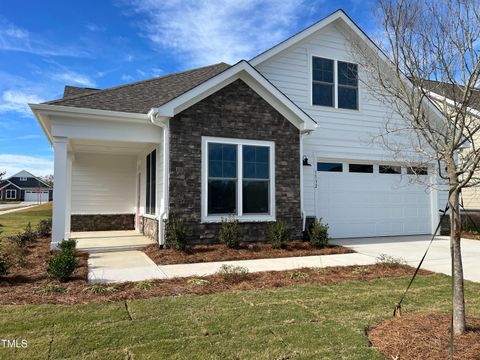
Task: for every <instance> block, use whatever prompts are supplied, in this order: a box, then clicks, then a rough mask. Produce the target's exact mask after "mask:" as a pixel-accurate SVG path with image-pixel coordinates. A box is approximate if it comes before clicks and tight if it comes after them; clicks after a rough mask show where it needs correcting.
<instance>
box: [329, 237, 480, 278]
mask: <svg viewBox="0 0 480 360" xmlns="http://www.w3.org/2000/svg"><path fill="white" fill-rule="evenodd" d="M430 238H431V236H430V235H415V236H391V237H376V238H356V239H335V240H332V241H331V243H332V244H338V245H343V246H346V247H349V248H352V249H353V250H355V251H356V252H358V253H360V254H364V255H367V256H370V257H372V258H376V257H378V256H379V255H380V254H387V255H390V256H394V257H401V258H403V259H404V260H406V261H407V263H408V264H409V265H411V266H413V267H417V265H418V263H419V261H420V259H421V258H422V256H423V254H424V252H425V250H426V249H427V247H428V242H429V241H430ZM462 258H463V269H464V277H465V279H466V280H471V281H475V282H480V266H479V262H480V240H468V239H462ZM422 268H423V269H427V270H430V271H434V272H439V273H443V274H447V275H450V273H451V262H450V240H449V238H448V237H447V236H437V237H436V238H435V240H434V241H433V244H432V246H431V248H430V251H429V252H428V255H427V257H426V259H425V261H424V263H423V266H422Z"/></svg>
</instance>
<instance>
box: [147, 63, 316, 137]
mask: <svg viewBox="0 0 480 360" xmlns="http://www.w3.org/2000/svg"><path fill="white" fill-rule="evenodd" d="M237 79H242V80H244V81H245V82H246V83H247V84H248V85H249V86H250V87H251V88H252V89H253V90H254V91H255V92H257V93H258V94H259V95H260V96H262V98H263V99H264V100H266V101H267V102H268V103H270V104H271V105H272V106H274V107H275V109H277V110H278V111H279V112H280V113H282V115H284V116H285V117H286V118H287V119H288V120H289V121H290V122H292V124H294V125H295V126H296V127H297V128H299V129H300V130H308V129H311V130H313V129H315V128H316V126H317V123H316V122H315V121H314V120H313V119H312V118H311V117H310V116H308V115H307V114H306V113H305V112H304V111H303V110H302V109H300V108H299V107H298V106H297V105H296V104H295V103H294V102H292V100H290V99H289V98H288V97H287V96H285V94H283V93H282V92H281V91H280V90H278V89H277V88H276V87H275V86H274V85H272V84H271V83H270V82H269V81H268V80H267V79H266V78H265V77H263V76H262V75H261V74H260V73H259V72H258V71H257V70H256V69H255V68H254V67H253V66H251V65H250V64H249V63H248V62H247V61H245V60H241V61H240V62H238V63H237V64H235V65H234V66H232V67H230V68H228V69H227V70H225V71H223V72H221V73H220V74H218V75H216V76H214V77H213V78H211V79H209V80H207V81H205V82H203V83H201V84H200V85H198V86H196V87H194V88H193V89H191V90H189V91H187V92H186V93H184V94H182V95H180V96H179V97H177V98H175V99H173V100H171V101H169V102H167V103H166V104H164V105H162V106H160V107H158V108H153V109H152V110H151V111H150V112H149V114H150V116H152V115H154V116H156V117H162V118H171V117H173V116H175V115H176V114H178V113H179V112H181V111H183V110H185V109H187V108H189V107H190V106H192V105H193V104H195V103H197V102H199V101H201V100H202V99H204V98H206V97H207V96H209V95H211V94H213V93H215V92H216V91H218V90H220V89H222V88H223V87H225V86H226V85H228V84H230V83H232V82H233V81H235V80H237Z"/></svg>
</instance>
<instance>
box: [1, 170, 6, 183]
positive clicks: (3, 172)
mask: <svg viewBox="0 0 480 360" xmlns="http://www.w3.org/2000/svg"><path fill="white" fill-rule="evenodd" d="M6 173H7V172H6V171H2V170H0V181H1V180H2V179H3V177H4V176H5V174H6Z"/></svg>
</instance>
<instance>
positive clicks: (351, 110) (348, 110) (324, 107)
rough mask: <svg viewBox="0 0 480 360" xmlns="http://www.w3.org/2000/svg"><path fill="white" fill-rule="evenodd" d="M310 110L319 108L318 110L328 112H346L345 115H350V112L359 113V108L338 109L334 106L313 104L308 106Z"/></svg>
mask: <svg viewBox="0 0 480 360" xmlns="http://www.w3.org/2000/svg"><path fill="white" fill-rule="evenodd" d="M310 106H311V107H312V108H320V109H329V110H334V111H339V112H342V111H344V112H346V113H351V112H360V108H358V109H344V108H339V107H335V106H327V105H315V104H312V103H311V104H310Z"/></svg>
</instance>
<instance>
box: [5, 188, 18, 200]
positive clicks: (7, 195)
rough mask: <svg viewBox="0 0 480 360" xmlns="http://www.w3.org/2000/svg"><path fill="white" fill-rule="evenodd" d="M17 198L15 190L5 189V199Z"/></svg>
mask: <svg viewBox="0 0 480 360" xmlns="http://www.w3.org/2000/svg"><path fill="white" fill-rule="evenodd" d="M16 198H17V190H15V189H7V190H5V199H7V200H12V199H16Z"/></svg>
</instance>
